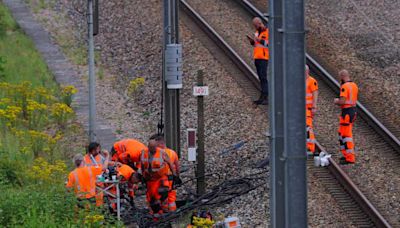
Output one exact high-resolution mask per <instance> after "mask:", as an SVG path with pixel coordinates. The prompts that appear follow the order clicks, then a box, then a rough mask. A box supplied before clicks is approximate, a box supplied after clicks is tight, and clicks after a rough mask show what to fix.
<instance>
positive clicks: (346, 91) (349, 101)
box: [340, 81, 358, 109]
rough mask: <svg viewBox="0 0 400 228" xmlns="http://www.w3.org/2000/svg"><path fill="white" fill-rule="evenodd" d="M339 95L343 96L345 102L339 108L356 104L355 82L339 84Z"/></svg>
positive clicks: (356, 88) (356, 89)
mask: <svg viewBox="0 0 400 228" xmlns="http://www.w3.org/2000/svg"><path fill="white" fill-rule="evenodd" d="M340 97H344V98H345V103H344V104H343V105H341V106H340V108H342V109H344V108H350V107H355V106H356V105H357V100H358V87H357V85H356V83H354V82H352V81H348V82H345V83H343V84H342V85H341V86H340Z"/></svg>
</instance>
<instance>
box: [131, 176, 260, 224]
mask: <svg viewBox="0 0 400 228" xmlns="http://www.w3.org/2000/svg"><path fill="white" fill-rule="evenodd" d="M265 173H266V170H263V171H261V172H258V173H254V174H250V175H248V176H245V177H241V178H236V179H230V180H225V181H223V182H222V183H220V184H218V185H216V186H214V187H212V188H211V190H210V191H208V192H207V193H206V194H204V195H201V196H197V195H195V194H193V193H191V192H189V193H190V195H191V197H190V196H189V199H193V200H192V201H191V202H189V203H187V204H186V205H184V206H182V207H180V208H178V209H177V210H176V211H174V212H170V213H166V214H164V215H162V216H161V217H160V218H159V219H158V220H157V221H154V220H153V217H152V216H151V215H150V214H149V212H148V210H147V209H140V208H136V207H133V208H131V210H129V211H127V213H126V217H125V216H124V217H125V222H127V223H135V224H137V225H138V226H139V227H169V226H170V223H171V222H172V221H174V220H176V219H177V218H180V217H181V216H182V215H184V214H186V213H188V212H189V211H192V210H195V209H198V208H203V207H208V208H209V207H213V206H221V205H223V204H227V203H230V202H231V201H232V200H233V199H234V198H236V197H239V196H241V195H245V194H247V193H248V192H250V191H252V190H255V189H257V188H259V187H261V186H263V185H264V186H265V184H266V180H267V178H266V175H265ZM210 175H214V174H208V175H206V176H210ZM197 178H199V177H196V178H193V179H190V180H188V181H185V183H188V182H190V181H193V180H195V179H197Z"/></svg>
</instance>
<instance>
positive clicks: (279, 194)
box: [268, 0, 285, 228]
mask: <svg viewBox="0 0 400 228" xmlns="http://www.w3.org/2000/svg"><path fill="white" fill-rule="evenodd" d="M268 8H269V23H268V28H269V31H270V34H271V35H270V42H269V43H270V45H269V51H270V60H269V66H270V74H269V79H268V80H269V82H270V83H269V86H270V88H269V91H270V92H269V103H270V104H271V105H270V109H269V117H270V123H271V124H270V131H271V148H272V150H271V151H272V153H271V158H270V161H271V177H270V182H271V185H270V186H271V189H270V196H271V201H270V204H271V205H270V208H271V210H270V211H271V213H270V214H271V227H274V228H278V227H285V217H284V215H285V203H284V200H285V191H284V186H285V175H284V168H285V163H284V158H283V150H284V138H283V134H284V131H283V126H284V125H283V113H284V111H283V58H282V52H283V45H282V0H270V1H269V7H268Z"/></svg>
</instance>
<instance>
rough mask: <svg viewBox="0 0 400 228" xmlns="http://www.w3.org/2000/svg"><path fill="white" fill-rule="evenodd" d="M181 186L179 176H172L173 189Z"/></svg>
mask: <svg viewBox="0 0 400 228" xmlns="http://www.w3.org/2000/svg"><path fill="white" fill-rule="evenodd" d="M181 185H182V179H181V178H180V177H179V176H174V184H173V188H174V189H176V188H177V187H178V186H181Z"/></svg>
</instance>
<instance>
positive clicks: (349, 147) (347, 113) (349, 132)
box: [338, 107, 357, 163]
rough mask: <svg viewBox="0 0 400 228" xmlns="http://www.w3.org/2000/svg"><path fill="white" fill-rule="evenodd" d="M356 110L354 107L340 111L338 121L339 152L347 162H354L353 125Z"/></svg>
mask: <svg viewBox="0 0 400 228" xmlns="http://www.w3.org/2000/svg"><path fill="white" fill-rule="evenodd" d="M356 116H357V113H356V109H355V108H354V107H351V108H344V109H342V114H341V115H340V119H339V131H338V132H339V143H340V151H341V152H342V154H343V157H344V158H345V159H346V161H348V162H353V163H354V162H355V161H356V156H355V153H354V139H353V124H354V121H355V120H356Z"/></svg>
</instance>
